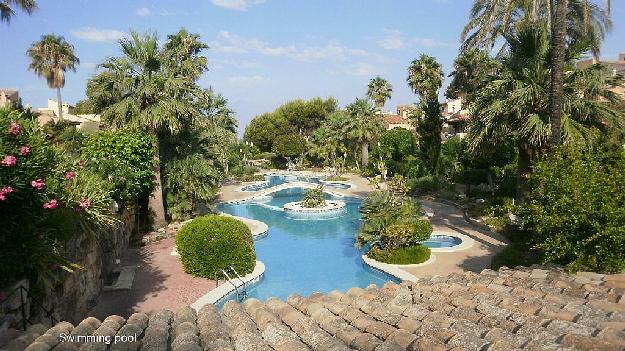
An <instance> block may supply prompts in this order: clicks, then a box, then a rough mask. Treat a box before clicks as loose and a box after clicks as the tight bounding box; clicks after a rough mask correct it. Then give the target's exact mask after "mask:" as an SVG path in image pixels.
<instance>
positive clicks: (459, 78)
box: [445, 49, 498, 102]
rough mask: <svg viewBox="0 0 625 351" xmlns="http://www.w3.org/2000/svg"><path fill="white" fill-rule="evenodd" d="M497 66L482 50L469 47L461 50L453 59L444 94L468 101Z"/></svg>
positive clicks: (451, 97)
mask: <svg viewBox="0 0 625 351" xmlns="http://www.w3.org/2000/svg"><path fill="white" fill-rule="evenodd" d="M497 66H498V62H497V61H496V60H494V59H492V58H491V57H490V56H489V55H488V53H487V52H485V51H483V50H478V49H469V50H466V51H463V52H461V53H460V54H459V55H458V57H457V58H456V60H455V61H454V71H453V72H451V74H449V76H450V77H452V80H451V83H450V84H449V87H448V88H447V91H446V92H445V96H447V97H448V98H450V99H457V98H462V99H463V100H465V101H467V102H470V101H471V98H472V94H473V92H475V91H477V90H479V89H480V88H481V87H483V86H484V85H486V84H487V83H488V81H489V79H490V77H491V76H492V75H493V74H495V72H496V70H497V68H498V67H497Z"/></svg>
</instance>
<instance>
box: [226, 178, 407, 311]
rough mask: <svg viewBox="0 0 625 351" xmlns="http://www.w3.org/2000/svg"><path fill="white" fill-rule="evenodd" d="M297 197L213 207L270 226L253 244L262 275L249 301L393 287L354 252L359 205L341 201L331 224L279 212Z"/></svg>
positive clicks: (290, 192) (292, 192)
mask: <svg viewBox="0 0 625 351" xmlns="http://www.w3.org/2000/svg"><path fill="white" fill-rule="evenodd" d="M302 197H303V190H302V189H287V190H283V191H279V192H277V193H274V194H272V197H271V199H270V200H269V201H263V203H254V202H248V203H241V204H223V203H222V204H219V205H218V209H219V210H220V211H222V212H225V213H228V214H232V215H235V216H240V217H247V218H252V219H257V220H260V221H263V222H265V223H267V225H268V226H269V235H268V236H267V237H265V238H262V239H260V240H257V241H255V242H254V244H255V247H256V256H257V258H258V259H259V260H261V261H263V263H264V264H265V267H266V271H265V275H264V278H263V280H262V281H261V282H260V283H258V284H256V285H254V286H253V287H252V288H251V289H250V290H248V297H253V298H257V299H259V300H263V301H264V300H266V299H268V298H270V297H274V296H275V297H278V298H281V299H286V298H287V297H288V296H289V295H291V294H294V293H297V294H300V295H302V296H307V295H310V294H311V293H313V292H322V293H328V292H330V291H332V290H341V291H347V290H348V289H349V288H351V287H354V286H358V287H363V288H364V287H367V286H368V285H369V284H377V285H383V284H384V283H385V282H387V281H389V280H391V281H395V282H397V281H398V280H397V279H396V278H394V277H392V276H390V275H387V274H385V273H382V272H379V271H377V270H373V269H371V268H369V267H368V266H366V265H365V264H364V262H363V261H362V258H361V255H362V252H361V251H360V250H358V249H357V248H356V247H355V237H356V233H357V232H358V230H359V229H360V225H361V217H360V212H359V210H358V208H359V206H360V203H361V200H360V199H356V198H342V199H341V200H342V201H345V202H346V203H347V210H346V211H345V212H344V213H342V214H340V215H338V217H335V218H330V219H317V220H314V219H294V218H289V217H287V216H286V214H285V212H283V211H279V210H278V209H279V208H282V205H284V204H285V203H287V202H292V201H300V200H301V199H302ZM230 298H234V296H231V297H230ZM220 302H221V303H223V302H225V301H220Z"/></svg>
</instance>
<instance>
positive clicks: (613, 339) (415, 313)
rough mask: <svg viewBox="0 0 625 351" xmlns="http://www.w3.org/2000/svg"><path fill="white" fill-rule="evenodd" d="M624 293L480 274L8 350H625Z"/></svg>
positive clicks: (191, 314) (110, 324) (562, 278)
mask: <svg viewBox="0 0 625 351" xmlns="http://www.w3.org/2000/svg"><path fill="white" fill-rule="evenodd" d="M624 293H625V275H624V274H620V275H607V276H604V275H600V274H595V273H580V274H577V275H569V274H567V273H565V272H563V271H562V270H561V269H558V268H552V269H542V268H537V267H534V268H519V269H514V270H509V269H504V270H500V271H498V272H496V271H491V270H485V271H483V272H482V273H481V274H477V273H473V272H466V273H463V274H451V275H449V276H435V277H432V278H428V279H420V280H418V281H417V282H416V283H408V282H403V283H402V284H401V285H398V284H393V283H387V284H386V285H385V286H384V287H375V286H371V287H369V288H367V289H360V288H352V289H350V290H349V291H348V292H347V293H341V292H332V293H329V294H326V295H324V294H312V295H311V296H309V297H301V296H297V295H294V296H291V297H289V298H288V299H287V301H282V300H278V299H270V300H268V301H267V302H264V303H263V302H260V301H258V300H254V299H251V300H249V301H247V302H245V303H244V304H239V303H236V302H229V303H227V304H226V305H225V307H224V308H223V310H222V311H221V312H219V311H218V310H217V309H215V307H214V306H213V305H207V306H205V307H203V308H202V309H201V310H200V311H199V313H196V312H195V311H194V310H193V309H191V308H190V307H186V308H182V309H180V310H178V311H177V312H175V313H174V312H171V311H160V312H157V313H153V314H150V315H147V314H143V313H136V314H133V315H132V316H130V318H128V319H127V320H126V319H124V318H122V317H119V316H110V317H108V318H106V319H105V320H104V321H103V322H100V321H98V320H97V319H95V318H87V319H85V320H84V321H82V322H81V323H80V324H78V325H77V326H76V327H74V326H72V325H71V324H69V323H67V322H63V323H59V324H57V325H56V326H55V327H53V328H52V329H49V330H48V331H46V332H45V333H44V334H42V333H43V330H36V331H33V332H31V333H30V334H26V335H24V336H22V337H21V338H20V339H17V340H15V341H14V342H13V343H12V344H11V345H10V347H9V348H8V349H7V350H22V349H24V348H25V347H26V345H28V344H30V346H28V347H27V348H26V350H28V351H43V350H54V351H57V350H81V351H87V350H145V351H148V350H163V351H167V350H171V351H201V350H222V351H225V350H237V351H239V350H240V351H248V350H249V351H252V350H253V351H261V350H267V351H270V350H278V351H297V350H320V351H325V350H336V351H338V350H369V351H394V350H428V351H437V350H489V351H494V350H623V349H625V297H624V296H623V294H624ZM34 329H36V328H34ZM60 333H66V334H70V335H73V336H78V335H92V336H115V335H117V336H123V335H135V334H136V335H138V337H139V340H138V341H136V342H134V343H117V344H115V345H111V346H109V347H108V348H107V345H106V344H103V343H89V342H85V343H79V342H75V343H69V342H63V343H59V341H58V340H59V339H58V337H59V334H60ZM41 334H42V335H41ZM39 335H41V336H39ZM33 340H34V342H33Z"/></svg>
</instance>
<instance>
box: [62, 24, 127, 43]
mask: <svg viewBox="0 0 625 351" xmlns="http://www.w3.org/2000/svg"><path fill="white" fill-rule="evenodd" d="M70 33H71V34H72V35H73V36H75V37H76V38H78V39H82V40H86V41H95V42H112V41H117V40H119V39H121V38H123V37H125V36H126V33H124V32H122V31H119V30H116V29H97V28H93V27H81V28H78V29H75V30H72V31H70Z"/></svg>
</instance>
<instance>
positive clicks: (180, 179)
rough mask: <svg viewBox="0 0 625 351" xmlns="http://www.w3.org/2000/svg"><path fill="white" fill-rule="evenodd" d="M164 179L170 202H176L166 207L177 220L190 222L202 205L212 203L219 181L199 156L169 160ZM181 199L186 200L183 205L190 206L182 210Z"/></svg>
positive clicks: (210, 167)
mask: <svg viewBox="0 0 625 351" xmlns="http://www.w3.org/2000/svg"><path fill="white" fill-rule="evenodd" d="M164 175H165V177H164V179H165V182H164V186H165V191H166V192H167V194H168V195H167V200H170V199H171V200H172V201H173V202H172V203H170V202H169V201H168V202H167V205H168V206H169V209H170V214H171V215H172V217H173V218H175V219H187V218H190V216H191V215H192V214H193V212H194V211H195V209H196V206H197V204H198V203H199V202H204V203H206V202H208V201H210V200H212V199H213V198H214V196H215V187H216V186H217V183H218V180H219V175H218V174H217V173H216V172H215V169H214V167H212V165H211V164H210V163H208V162H206V160H205V159H204V158H203V157H202V155H200V154H192V155H190V156H187V157H185V158H181V159H172V160H169V161H168V162H167V164H166V165H165V171H164ZM169 194H174V195H173V196H169ZM182 198H184V199H185V200H184V201H183V203H184V202H188V204H189V205H186V206H182V205H183V203H181V202H180V201H181V200H180V199H182ZM176 200H178V201H176ZM183 210H184V211H183Z"/></svg>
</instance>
